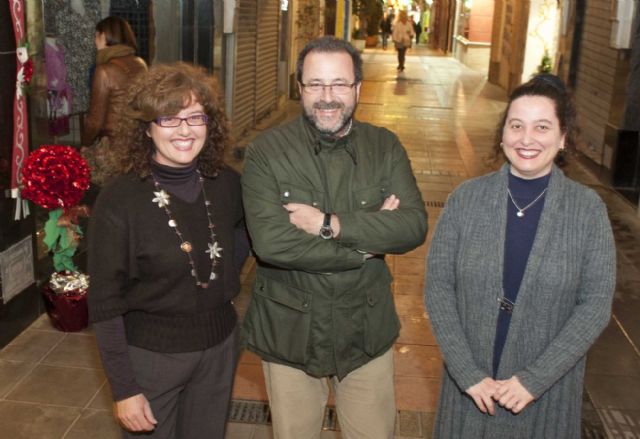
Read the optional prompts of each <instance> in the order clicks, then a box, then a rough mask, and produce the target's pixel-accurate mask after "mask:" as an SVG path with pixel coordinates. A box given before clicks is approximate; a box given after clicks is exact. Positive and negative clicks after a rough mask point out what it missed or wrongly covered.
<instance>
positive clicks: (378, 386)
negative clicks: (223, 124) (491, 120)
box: [242, 37, 427, 439]
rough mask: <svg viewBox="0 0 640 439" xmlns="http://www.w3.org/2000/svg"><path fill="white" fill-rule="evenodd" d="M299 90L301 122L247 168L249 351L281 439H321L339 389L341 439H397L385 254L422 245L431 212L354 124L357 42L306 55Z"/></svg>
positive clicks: (372, 131)
mask: <svg viewBox="0 0 640 439" xmlns="http://www.w3.org/2000/svg"><path fill="white" fill-rule="evenodd" d="M297 79H298V86H299V87H300V94H301V101H302V105H303V109H304V112H303V113H304V114H303V116H301V117H299V118H298V119H296V120H293V121H292V122H290V123H288V124H286V125H284V126H282V127H279V128H276V129H274V130H271V131H270V132H268V133H266V134H264V135H262V136H259V137H258V138H257V139H256V140H255V141H254V142H253V144H252V145H251V146H250V147H249V149H248V153H247V159H246V163H245V167H244V175H243V178H242V185H243V197H244V204H245V211H246V220H247V225H248V227H249V232H250V235H251V239H252V243H253V248H254V252H255V254H256V256H257V260H258V268H257V278H256V283H255V286H254V289H253V298H252V302H251V305H250V306H249V310H248V311H247V315H246V317H245V321H244V329H245V334H246V337H247V343H248V347H249V349H250V350H252V351H254V352H256V353H257V354H258V355H259V356H260V357H261V358H262V359H263V370H264V375H265V380H266V385H267V392H268V394H269V402H270V405H271V413H272V420H273V429H274V434H275V437H276V438H278V439H293V438H295V439H309V438H319V437H320V431H321V427H322V420H323V413H324V408H325V404H326V402H327V397H328V392H329V387H331V388H332V390H333V392H334V395H335V401H336V409H337V411H338V417H339V420H340V426H341V429H342V436H343V437H344V438H345V439H351V438H353V439H355V438H357V439H362V438H367V439H376V438H380V439H383V438H384V439H387V438H391V437H393V430H394V424H395V412H396V410H395V400H394V388H393V343H394V341H395V340H396V338H397V337H398V333H399V329H400V322H399V319H398V316H397V314H396V310H395V306H394V302H393V296H392V293H391V288H390V284H391V280H392V279H391V274H390V273H389V269H388V268H387V265H386V263H385V261H384V255H385V254H387V253H393V254H399V253H404V252H407V251H409V250H412V249H414V248H415V247H417V246H419V245H420V244H422V242H423V241H424V239H425V235H426V232H427V215H426V212H425V209H424V202H423V201H422V197H421V195H420V191H419V189H418V187H417V185H416V181H415V177H414V176H413V173H412V171H411V166H410V163H409V160H408V158H407V154H406V152H405V150H404V148H403V147H402V145H401V144H400V142H399V140H398V138H397V137H396V136H395V135H394V134H393V133H391V132H390V131H388V130H386V129H384V128H380V127H374V126H372V125H369V124H367V123H363V122H358V121H356V120H354V119H353V114H354V111H355V107H356V105H357V102H358V98H359V96H360V87H361V85H362V59H361V58H360V54H359V53H358V52H357V51H356V50H355V49H354V48H353V47H352V46H351V45H350V44H349V43H347V42H345V41H342V40H337V39H335V38H333V37H323V38H320V39H318V40H315V41H312V42H311V43H309V44H308V45H307V46H306V47H305V48H304V49H303V50H302V52H301V53H300V55H299V57H298V63H297Z"/></svg>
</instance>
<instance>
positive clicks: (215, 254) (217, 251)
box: [151, 171, 222, 290]
mask: <svg viewBox="0 0 640 439" xmlns="http://www.w3.org/2000/svg"><path fill="white" fill-rule="evenodd" d="M196 172H198V179H199V181H200V189H201V190H202V198H204V207H205V209H206V211H207V221H208V223H209V224H208V228H209V237H210V239H211V242H208V243H207V247H209V249H208V250H206V251H205V253H208V254H209V258H210V259H211V271H210V274H209V277H208V279H207V280H206V281H202V280H200V278H199V277H198V270H197V268H196V263H195V261H194V260H193V257H192V256H191V252H192V251H193V245H192V244H191V243H190V242H189V241H186V240H185V239H184V237H183V235H182V232H181V231H180V229H179V228H178V222H177V221H176V220H175V218H174V217H173V213H172V212H171V210H170V209H169V207H168V206H169V204H170V201H169V198H170V197H169V194H168V193H167V192H165V191H164V189H162V188H160V185H159V184H158V181H157V180H156V178H155V177H154V176H153V174H152V175H151V177H152V178H153V185H154V186H155V188H156V191H154V192H153V195H155V198H154V199H153V200H152V201H153V202H154V203H157V204H158V207H160V208H161V209H164V211H165V213H166V214H167V216H168V217H169V221H168V224H169V227H170V228H171V229H173V231H174V232H175V233H176V235H177V236H178V239H179V240H180V250H182V251H183V252H184V253H185V254H186V255H187V258H188V259H189V265H190V266H191V276H192V277H193V278H194V280H195V283H196V287H198V288H202V289H203V290H204V289H206V288H208V287H209V282H211V281H213V280H215V279H216V278H217V275H216V272H215V268H216V265H218V262H219V261H220V259H221V258H222V247H220V244H218V241H216V234H215V232H214V229H215V226H214V224H213V220H212V217H211V212H210V211H209V206H211V202H210V201H209V200H207V193H206V192H205V190H204V178H203V177H202V175H200V171H196Z"/></svg>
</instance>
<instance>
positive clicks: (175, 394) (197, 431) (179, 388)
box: [122, 329, 238, 439]
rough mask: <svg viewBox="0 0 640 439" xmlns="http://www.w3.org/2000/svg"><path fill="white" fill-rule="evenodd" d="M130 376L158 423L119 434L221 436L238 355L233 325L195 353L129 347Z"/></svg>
mask: <svg viewBox="0 0 640 439" xmlns="http://www.w3.org/2000/svg"><path fill="white" fill-rule="evenodd" d="M129 354H130V357H131V363H132V366H133V371H134V373H135V376H136V381H137V382H138V384H139V385H140V387H142V392H143V394H144V396H145V397H146V398H147V399H148V400H149V404H150V405H151V411H152V412H153V415H154V416H155V418H156V420H157V421H158V424H157V425H156V428H155V430H154V431H153V432H149V433H142V434H141V433H130V432H127V431H123V436H122V437H123V438H124V439H129V438H140V437H152V438H154V439H188V438H207V439H223V438H224V432H225V426H226V421H227V412H228V409H229V400H230V399H231V388H232V386H233V377H234V373H235V368H236V364H237V359H238V329H236V330H234V331H233V333H232V334H231V335H230V336H229V337H227V339H226V340H224V341H223V342H222V343H220V344H218V345H216V346H214V347H212V348H209V349H206V350H204V351H197V352H185V353H178V354H165V353H161V352H152V351H148V350H146V349H141V348H137V347H134V346H129Z"/></svg>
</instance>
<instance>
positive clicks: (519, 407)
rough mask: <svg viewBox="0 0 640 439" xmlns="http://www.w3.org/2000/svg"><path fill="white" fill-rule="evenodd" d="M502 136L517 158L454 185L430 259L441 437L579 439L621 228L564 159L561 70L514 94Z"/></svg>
mask: <svg viewBox="0 0 640 439" xmlns="http://www.w3.org/2000/svg"><path fill="white" fill-rule="evenodd" d="M498 139H499V140H498V142H497V143H498V145H497V146H496V148H497V149H498V150H499V151H500V152H501V153H502V154H504V156H505V157H506V159H507V161H508V162H507V163H506V164H505V165H504V166H503V167H502V168H501V169H500V170H499V171H498V172H494V173H492V174H489V175H486V176H483V177H479V178H476V179H473V180H470V181H468V182H465V183H463V184H462V185H461V186H460V187H458V188H457V189H456V190H455V191H454V193H453V194H452V195H451V196H450V197H449V200H448V201H447V204H446V206H445V208H444V210H443V212H442V215H441V217H440V219H439V221H438V225H437V227H436V230H435V234H434V236H433V242H432V244H431V249H430V252H429V256H428V261H429V262H428V272H427V285H426V289H425V303H426V307H427V310H428V312H429V319H430V321H431V323H432V325H433V329H434V333H435V336H436V340H437V341H438V344H439V346H440V349H441V350H442V355H443V358H444V363H445V374H444V377H443V384H442V388H441V393H440V402H439V407H438V414H437V417H436V422H435V430H434V436H433V437H434V438H435V439H449V438H453V437H456V438H479V439H482V438H484V439H501V438H505V439H506V438H509V439H547V438H563V439H579V438H580V437H581V428H580V420H581V408H582V391H583V379H584V371H585V356H586V353H587V350H588V349H589V347H590V346H591V345H592V344H593V343H594V342H595V340H596V338H597V337H598V335H599V334H600V332H601V331H602V330H603V329H604V328H605V327H606V326H607V324H608V322H609V318H610V315H611V301H612V298H613V292H614V288H615V274H616V262H615V256H616V252H615V247H614V241H613V236H612V232H611V225H610V224H609V219H608V217H607V211H606V209H605V205H604V203H603V202H602V201H601V200H600V198H599V197H598V195H597V194H596V193H595V192H594V191H593V190H591V189H589V188H586V187H584V186H582V185H580V184H578V183H576V182H574V181H572V180H569V179H568V178H567V177H565V176H564V174H563V173H562V171H561V170H560V169H559V168H557V167H556V166H555V165H554V163H553V161H554V159H555V157H556V155H557V154H558V151H560V150H562V149H564V148H565V147H571V146H572V145H573V144H574V139H575V108H574V106H573V102H572V100H571V99H570V96H569V95H568V92H567V90H566V88H565V86H564V84H563V83H562V82H561V81H560V80H559V79H558V78H557V77H556V76H553V75H549V74H543V75H540V76H537V77H535V78H533V79H531V80H530V81H529V82H527V83H525V84H523V85H521V86H520V87H518V88H516V89H515V90H514V91H513V93H512V94H511V96H510V98H509V103H508V104H507V109H506V111H505V113H504V116H503V117H502V121H501V123H500V127H499V131H498Z"/></svg>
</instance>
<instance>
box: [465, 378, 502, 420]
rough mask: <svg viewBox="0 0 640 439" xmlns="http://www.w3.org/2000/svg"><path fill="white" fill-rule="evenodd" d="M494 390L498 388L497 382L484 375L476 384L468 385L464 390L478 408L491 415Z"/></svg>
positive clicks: (492, 412)
mask: <svg viewBox="0 0 640 439" xmlns="http://www.w3.org/2000/svg"><path fill="white" fill-rule="evenodd" d="M496 390H498V383H497V382H496V381H495V380H494V379H493V378H489V377H486V378H485V379H483V380H482V381H480V382H479V383H478V384H475V385H473V386H471V387H469V388H468V389H467V390H465V392H466V393H467V395H469V396H470V397H471V398H472V399H473V402H474V403H475V404H476V407H478V410H480V411H481V412H482V413H489V414H490V415H492V416H493V414H494V409H493V398H494V395H495V392H496Z"/></svg>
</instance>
